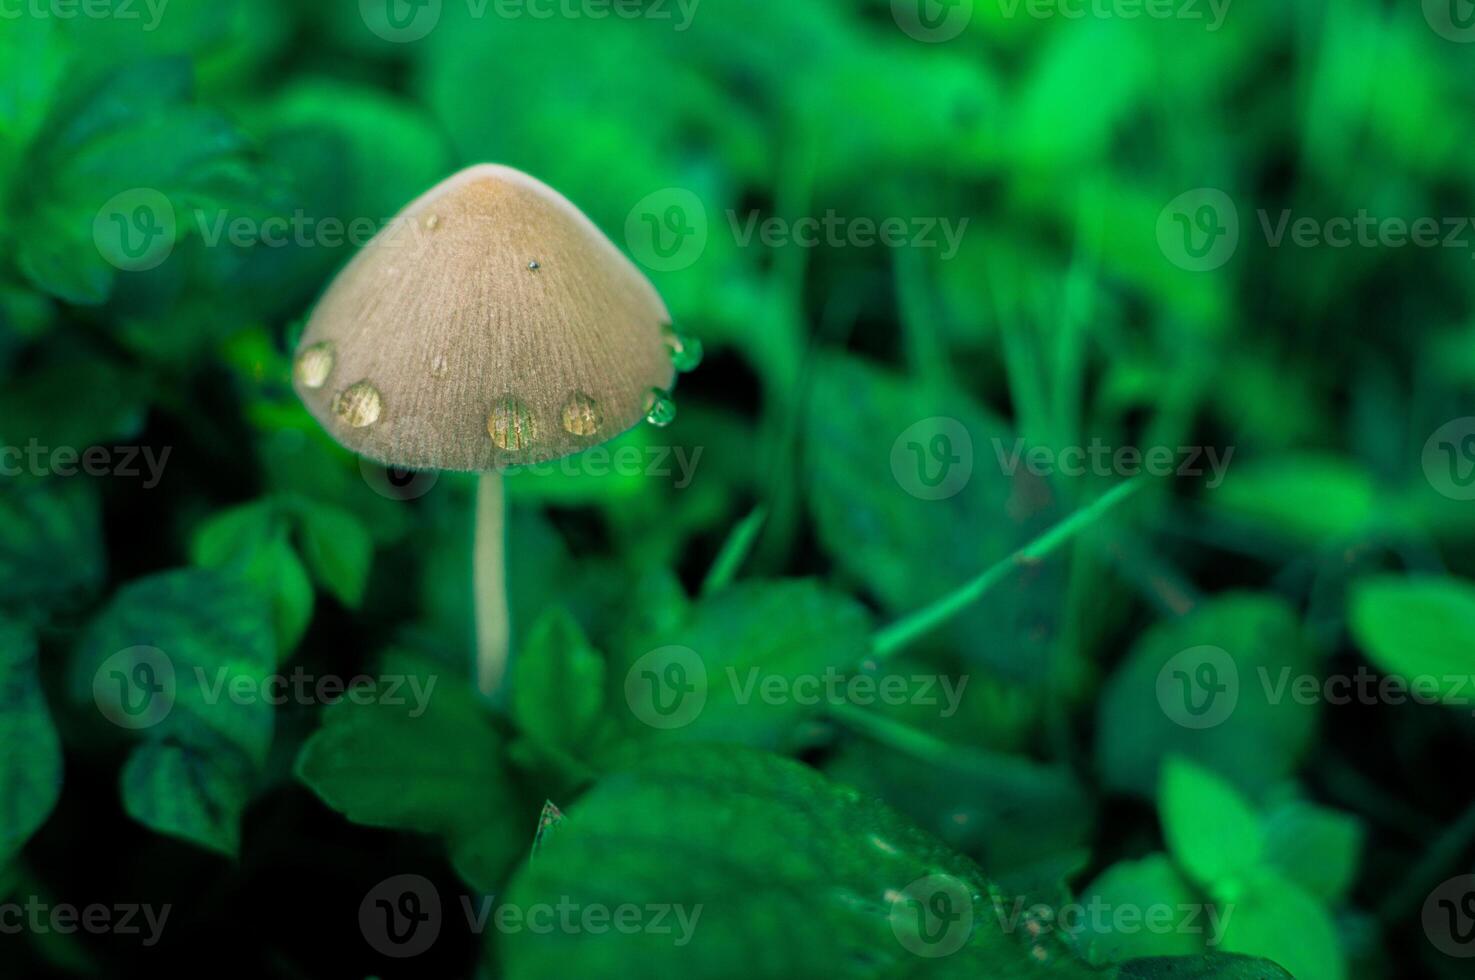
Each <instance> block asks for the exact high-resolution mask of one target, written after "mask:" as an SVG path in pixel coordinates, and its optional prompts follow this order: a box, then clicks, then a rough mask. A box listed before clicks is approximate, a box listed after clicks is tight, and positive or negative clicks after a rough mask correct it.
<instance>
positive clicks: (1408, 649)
mask: <svg viewBox="0 0 1475 980" xmlns="http://www.w3.org/2000/svg"><path fill="white" fill-rule="evenodd" d="M1349 619H1350V623H1349V625H1350V626H1351V629H1352V635H1353V637H1354V638H1355V639H1356V640H1357V643H1358V645H1359V646H1361V647H1362V649H1363V650H1364V651H1365V652H1366V653H1367V655H1368V659H1369V660H1371V661H1372V662H1373V664H1374V666H1376V667H1377V668H1378V669H1379V670H1382V671H1384V672H1385V673H1387V674H1390V675H1393V676H1395V677H1397V678H1399V679H1400V680H1401V681H1402V682H1403V684H1404V685H1406V686H1407V689H1408V690H1409V692H1410V694H1409V696H1410V697H1415V696H1417V697H1420V698H1424V699H1428V700H1433V699H1435V698H1438V699H1440V700H1444V701H1446V702H1447V703H1450V704H1456V703H1458V704H1464V705H1468V704H1469V703H1470V698H1471V692H1470V691H1469V690H1468V687H1469V682H1470V678H1471V676H1475V584H1471V583H1470V582H1467V581H1464V580H1463V579H1457V578H1447V577H1443V576H1435V575H1409V576H1401V575H1383V576H1378V577H1376V578H1371V579H1366V580H1364V581H1361V582H1358V583H1357V585H1356V586H1354V588H1353V590H1352V597H1351V612H1350V615H1349Z"/></svg>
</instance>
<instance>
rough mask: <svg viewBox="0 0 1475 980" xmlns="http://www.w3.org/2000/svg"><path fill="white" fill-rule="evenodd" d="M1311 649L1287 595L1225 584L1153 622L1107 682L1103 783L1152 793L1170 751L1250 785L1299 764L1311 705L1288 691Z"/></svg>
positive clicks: (1102, 711) (1311, 728)
mask: <svg viewBox="0 0 1475 980" xmlns="http://www.w3.org/2000/svg"><path fill="white" fill-rule="evenodd" d="M1316 668H1317V657H1316V652H1315V650H1314V649H1313V647H1312V646H1311V643H1310V640H1309V639H1308V637H1307V635H1306V632H1305V630H1304V629H1303V628H1302V626H1301V624H1300V622H1299V621H1298V619H1297V616H1296V614H1295V612H1294V611H1293V610H1292V609H1291V607H1290V606H1289V604H1287V603H1286V602H1284V601H1283V600H1281V599H1278V598H1275V597H1272V596H1265V595H1254V594H1248V593H1226V594H1223V595H1220V596H1217V597H1215V598H1213V599H1211V600H1208V601H1206V602H1204V603H1202V604H1201V605H1200V606H1198V607H1197V608H1196V609H1194V610H1193V611H1192V612H1190V613H1188V614H1187V615H1186V616H1183V617H1181V618H1179V619H1175V620H1170V621H1165V622H1162V623H1158V624H1157V625H1155V626H1153V627H1152V628H1151V629H1149V630H1148V631H1147V632H1146V633H1144V634H1143V635H1142V636H1141V638H1139V639H1138V641H1137V643H1136V644H1135V645H1134V646H1133V648H1132V652H1131V654H1130V655H1129V656H1128V657H1127V660H1126V662H1125V663H1123V664H1122V665H1121V667H1119V668H1118V669H1117V672H1116V673H1115V674H1114V675H1113V676H1112V678H1111V680H1110V681H1109V682H1108V684H1107V685H1106V689H1105V692H1104V694H1103V695H1102V698H1101V701H1100V708H1099V714H1098V717H1097V727H1096V754H1097V762H1098V765H1099V766H1100V768H1101V774H1102V778H1103V779H1104V780H1105V781H1106V783H1107V785H1109V786H1111V787H1113V788H1116V789H1121V790H1127V791H1130V792H1134V793H1138V794H1140V795H1142V796H1151V795H1152V794H1153V793H1155V792H1156V790H1157V785H1158V770H1159V767H1160V766H1161V764H1162V760H1163V758H1164V757H1165V756H1167V755H1169V754H1174V753H1176V754H1180V755H1183V756H1185V757H1187V758H1189V759H1193V760H1195V761H1197V762H1199V763H1201V764H1202V765H1205V766H1207V767H1208V768H1210V769H1212V770H1213V771H1214V772H1216V773H1218V774H1219V775H1221V776H1222V777H1224V778H1225V779H1228V780H1229V781H1230V782H1231V783H1233V784H1234V785H1236V786H1238V787H1239V788H1240V789H1242V790H1246V791H1248V792H1250V793H1251V794H1255V793H1258V792H1260V791H1262V790H1264V789H1267V788H1269V787H1270V786H1272V785H1273V784H1275V783H1276V782H1278V781H1279V780H1281V779H1283V778H1284V777H1286V776H1287V775H1289V774H1290V773H1291V772H1293V771H1294V770H1295V768H1296V765H1297V763H1298V762H1299V760H1300V758H1301V755H1302V753H1303V752H1305V750H1306V748H1307V746H1308V745H1309V744H1310V742H1311V739H1312V737H1313V736H1314V734H1315V726H1316V718H1317V714H1318V704H1317V703H1315V702H1313V703H1306V701H1305V699H1298V698H1297V697H1295V696H1294V695H1293V693H1292V685H1293V684H1294V683H1295V681H1296V679H1297V678H1300V677H1303V676H1305V675H1309V674H1314V673H1315V671H1316Z"/></svg>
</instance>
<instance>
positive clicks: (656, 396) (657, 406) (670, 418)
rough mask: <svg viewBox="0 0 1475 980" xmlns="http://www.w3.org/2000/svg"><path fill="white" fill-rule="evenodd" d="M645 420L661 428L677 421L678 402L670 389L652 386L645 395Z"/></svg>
mask: <svg viewBox="0 0 1475 980" xmlns="http://www.w3.org/2000/svg"><path fill="white" fill-rule="evenodd" d="M645 420H646V421H647V422H649V423H650V424H651V425H654V426H658V427H660V428H665V427H666V426H668V425H670V424H671V423H672V422H675V421H676V402H675V401H673V400H672V398H671V393H670V392H669V391H665V390H663V389H661V388H652V389H651V390H650V393H649V394H648V395H646V396H645Z"/></svg>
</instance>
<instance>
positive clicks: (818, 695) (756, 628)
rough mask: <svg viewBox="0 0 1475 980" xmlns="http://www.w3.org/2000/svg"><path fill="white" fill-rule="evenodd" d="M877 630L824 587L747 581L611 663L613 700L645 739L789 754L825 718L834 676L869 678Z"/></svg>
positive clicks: (702, 604)
mask: <svg viewBox="0 0 1475 980" xmlns="http://www.w3.org/2000/svg"><path fill="white" fill-rule="evenodd" d="M869 630H870V622H869V617H868V616H867V614H866V611H865V609H864V608H863V607H862V606H861V605H860V604H859V603H857V602H856V601H855V600H853V599H851V598H850V597H848V596H845V595H842V594H840V593H837V592H831V591H829V590H827V589H825V588H824V587H823V586H821V585H819V584H818V583H816V582H812V581H808V580H792V581H776V582H762V581H751V582H743V583H740V584H738V585H735V586H733V587H732V588H730V589H726V590H724V591H722V592H719V593H716V594H714V595H711V596H706V597H704V598H702V599H701V600H700V601H698V602H696V603H695V604H693V605H692V606H691V608H690V610H689V611H688V612H687V614H686V616H685V617H684V619H683V620H681V622H680V623H679V625H676V626H674V627H668V628H657V629H653V630H649V631H647V632H646V633H644V634H643V638H642V639H638V640H635V641H633V642H632V643H631V644H629V645H628V646H627V647H626V649H624V650H623V651H622V652H621V654H620V655H619V656H618V657H614V658H611V664H610V673H609V680H608V684H609V690H608V692H607V694H606V697H607V699H608V702H609V703H610V704H611V705H614V706H617V707H616V712H617V714H618V715H619V717H620V720H621V722H622V723H623V725H624V728H625V730H626V731H627V732H628V733H629V734H631V735H633V736H635V737H636V738H642V737H650V736H658V735H664V736H667V737H675V738H682V739H696V740H704V741H722V742H735V743H740V744H747V745H757V746H763V747H774V746H778V745H782V744H784V743H785V741H786V740H787V739H788V738H789V737H790V736H791V734H792V732H793V729H794V727H795V725H796V724H797V723H798V722H799V721H800V720H801V719H803V718H804V717H806V716H812V715H813V714H815V713H817V712H818V711H820V710H822V709H823V706H824V699H825V698H826V697H828V696H829V691H830V690H831V688H828V687H826V686H825V684H824V682H825V678H826V677H838V678H840V680H841V681H845V680H847V679H848V678H850V677H853V676H855V675H856V674H858V673H859V672H860V670H859V667H858V666H857V665H859V664H860V662H861V661H862V660H863V659H864V658H865V657H866V655H867V653H868V652H869V648H870V646H869V645H870V632H869ZM796 695H797V696H796Z"/></svg>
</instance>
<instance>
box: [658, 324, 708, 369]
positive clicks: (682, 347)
mask: <svg viewBox="0 0 1475 980" xmlns="http://www.w3.org/2000/svg"><path fill="white" fill-rule="evenodd" d="M665 339H666V351H667V352H668V353H669V354H670V355H671V364H672V365H674V366H675V368H676V370H678V371H680V372H681V373H683V374H685V373H686V372H687V371H695V370H696V369H697V365H699V364H701V363H702V342H701V341H700V340H698V339H697V338H696V337H692V336H690V335H688V334H683V333H677V332H676V331H675V330H671V329H667V330H666V333H665Z"/></svg>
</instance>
